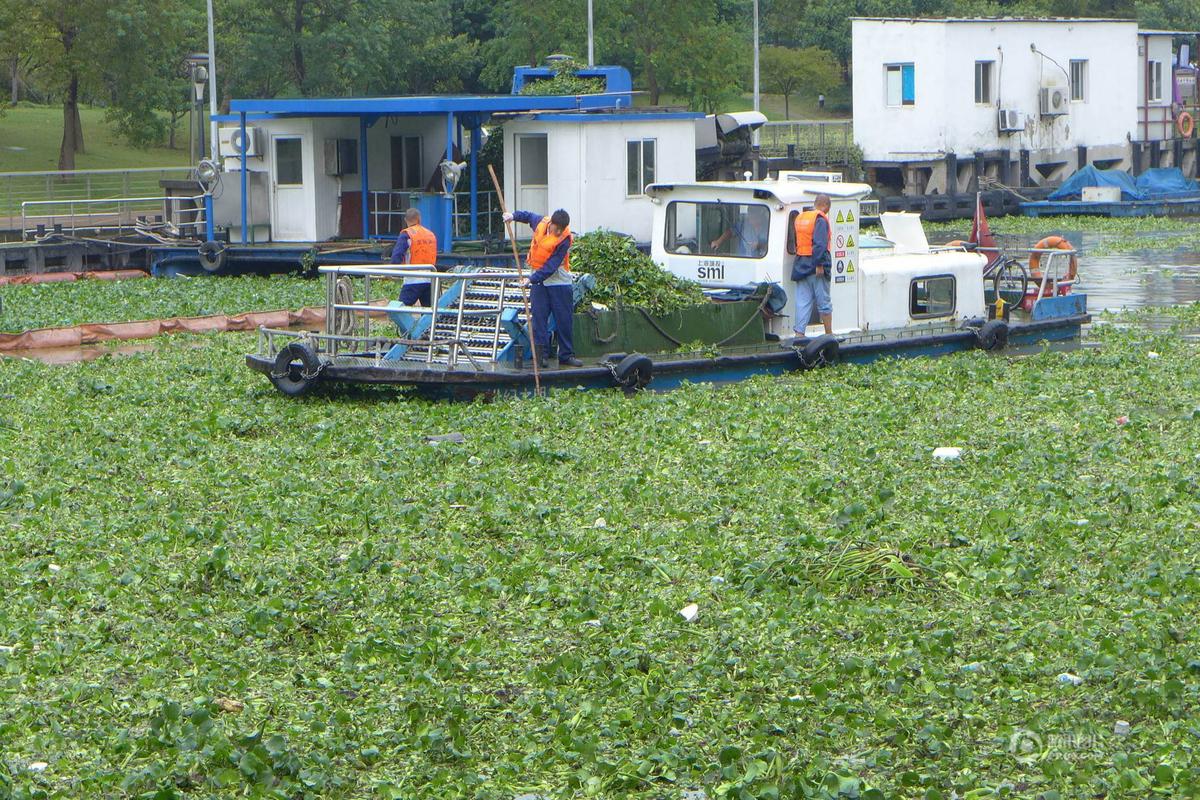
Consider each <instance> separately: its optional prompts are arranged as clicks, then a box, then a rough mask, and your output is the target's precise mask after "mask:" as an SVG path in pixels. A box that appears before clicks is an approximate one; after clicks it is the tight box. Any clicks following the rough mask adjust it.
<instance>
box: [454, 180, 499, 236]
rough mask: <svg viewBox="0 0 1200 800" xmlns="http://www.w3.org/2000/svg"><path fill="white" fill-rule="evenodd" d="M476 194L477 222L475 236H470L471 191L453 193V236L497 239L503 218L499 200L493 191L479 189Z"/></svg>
mask: <svg viewBox="0 0 1200 800" xmlns="http://www.w3.org/2000/svg"><path fill="white" fill-rule="evenodd" d="M477 195H478V198H479V200H478V211H479V224H478V226H477V228H476V236H474V237H472V236H471V193H470V192H455V193H454V238H455V239H471V238H476V239H497V238H500V237H501V236H502V234H503V231H504V220H503V219H502V213H503V212H502V211H501V210H500V200H499V198H498V197H497V196H496V193H495V192H494V191H480V192H477Z"/></svg>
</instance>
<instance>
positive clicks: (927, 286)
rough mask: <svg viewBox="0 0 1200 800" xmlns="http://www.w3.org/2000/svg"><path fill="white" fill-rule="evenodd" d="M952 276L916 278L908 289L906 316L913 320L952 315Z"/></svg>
mask: <svg viewBox="0 0 1200 800" xmlns="http://www.w3.org/2000/svg"><path fill="white" fill-rule="evenodd" d="M954 297H955V295H954V276H953V275H937V276H934V277H928V278H916V279H915V280H913V282H912V283H911V284H909V289H908V315H909V316H910V317H912V318H913V319H931V318H933V317H948V316H950V315H951V314H953V313H954Z"/></svg>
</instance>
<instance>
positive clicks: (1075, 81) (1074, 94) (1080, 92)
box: [1071, 58, 1088, 103]
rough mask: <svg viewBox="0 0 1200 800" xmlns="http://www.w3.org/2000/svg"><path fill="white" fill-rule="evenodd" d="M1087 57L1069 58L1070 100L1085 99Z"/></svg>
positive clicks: (1080, 100)
mask: <svg viewBox="0 0 1200 800" xmlns="http://www.w3.org/2000/svg"><path fill="white" fill-rule="evenodd" d="M1087 65H1088V62H1087V59H1083V58H1079V59H1071V101H1072V102H1075V103H1083V102H1086V101H1087Z"/></svg>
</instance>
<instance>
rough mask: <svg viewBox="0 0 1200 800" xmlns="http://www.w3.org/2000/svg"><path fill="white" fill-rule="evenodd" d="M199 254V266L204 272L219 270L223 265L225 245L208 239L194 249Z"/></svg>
mask: <svg viewBox="0 0 1200 800" xmlns="http://www.w3.org/2000/svg"><path fill="white" fill-rule="evenodd" d="M196 253H197V254H198V255H199V256H200V266H201V267H202V268H203V269H204V271H205V272H220V271H221V267H223V266H225V245H224V244H222V243H221V242H218V241H214V240H212V239H209V240H208V241H207V242H205V243H204V244H202V245H200V247H198V248H197V249H196Z"/></svg>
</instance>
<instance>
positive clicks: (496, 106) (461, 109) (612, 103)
mask: <svg viewBox="0 0 1200 800" xmlns="http://www.w3.org/2000/svg"><path fill="white" fill-rule="evenodd" d="M605 98H606V96H605V95H594V94H593V95H549V96H541V97H539V96H530V95H511V94H501V95H467V94H461V95H454V94H450V95H430V96H426V97H322V98H314V97H297V98H291V99H286V100H279V99H267V100H233V101H232V102H230V104H229V110H230V111H231V112H233V113H235V114H239V113H241V112H243V111H244V112H246V113H247V114H270V115H272V116H275V117H289V116H290V117H360V116H366V117H380V116H411V115H420V114H469V113H480V114H504V113H518V112H526V113H528V112H537V111H579V110H581V109H584V108H591V109H596V108H597V107H599V108H610V109H617V108H621V107H627V106H628V105H629V95H628V94H627V93H625V92H616V93H613V94H612V95H609V96H607V99H605ZM598 101H599V102H598Z"/></svg>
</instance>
